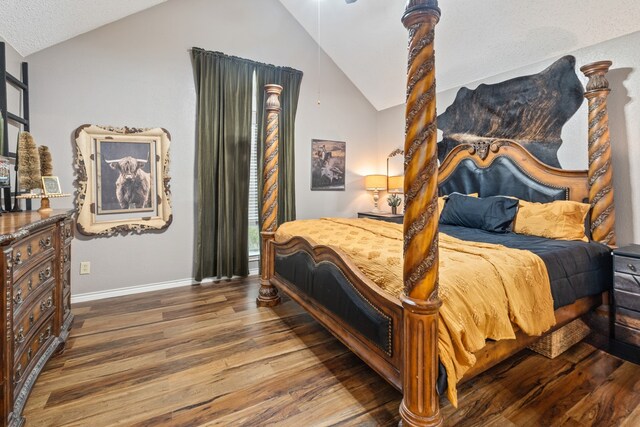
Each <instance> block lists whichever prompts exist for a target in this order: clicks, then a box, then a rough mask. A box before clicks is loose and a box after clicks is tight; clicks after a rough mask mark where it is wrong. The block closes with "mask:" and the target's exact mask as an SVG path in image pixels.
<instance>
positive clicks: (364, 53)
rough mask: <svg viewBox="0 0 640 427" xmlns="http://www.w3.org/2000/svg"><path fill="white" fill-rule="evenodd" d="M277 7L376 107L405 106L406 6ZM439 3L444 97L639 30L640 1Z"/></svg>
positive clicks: (288, 3) (327, 3)
mask: <svg viewBox="0 0 640 427" xmlns="http://www.w3.org/2000/svg"><path fill="white" fill-rule="evenodd" d="M279 1H280V2H281V3H282V4H283V5H284V6H285V7H286V8H287V9H288V10H289V12H291V14H292V15H293V16H294V17H295V18H296V19H297V20H298V21H299V22H300V24H301V25H302V26H303V27H304V28H305V29H306V30H307V32H308V33H309V34H310V35H311V37H313V38H314V39H315V40H316V41H317V42H318V44H319V45H320V46H321V47H322V49H324V50H325V51H326V53H327V54H328V55H329V56H330V57H331V58H332V59H333V61H334V62H335V63H336V64H337V65H338V66H339V67H340V68H341V69H342V70H343V71H344V72H345V74H346V75H347V76H348V77H349V78H350V79H351V80H352V81H353V83H354V84H355V85H356V86H357V87H358V88H359V89H360V91H361V92H362V93H363V94H364V95H365V96H366V97H367V99H369V101H370V102H371V104H373V106H374V107H376V108H377V109H378V110H382V109H385V108H389V107H392V106H395V105H398V104H401V103H403V102H404V90H405V89H404V87H405V73H406V46H407V33H406V30H405V29H404V27H403V26H402V24H401V23H400V18H401V16H402V13H403V11H404V5H405V3H406V2H405V0H358V1H357V2H356V3H352V4H347V3H346V2H345V1H344V0H279ZM439 3H440V8H441V9H442V19H441V20H440V23H439V24H438V27H437V30H436V55H437V57H436V63H437V79H438V90H439V91H442V90H446V89H449V88H452V87H457V86H461V85H464V84H466V83H469V82H473V81H476V80H480V79H483V78H486V77H490V76H494V75H497V74H500V73H503V72H506V71H511V70H514V69H517V68H520V67H523V66H526V65H530V64H534V63H537V62H540V61H544V60H548V59H551V58H555V57H558V56H561V55H563V54H566V53H568V52H571V51H574V50H577V49H580V48H582V47H586V46H590V45H594V44H597V43H600V42H603V41H605V40H609V39H613V38H616V37H620V36H622V35H625V34H629V33H632V32H635V31H639V30H640V1H638V0H606V1H603V0H534V1H532V0H440V2H439ZM602 59H614V60H615V58H602Z"/></svg>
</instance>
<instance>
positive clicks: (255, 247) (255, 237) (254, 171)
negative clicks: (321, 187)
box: [249, 72, 260, 259]
mask: <svg viewBox="0 0 640 427" xmlns="http://www.w3.org/2000/svg"><path fill="white" fill-rule="evenodd" d="M257 98H258V92H257V90H256V74H255V72H254V73H253V94H252V100H253V102H252V103H251V160H250V161H251V164H250V166H249V258H250V259H251V258H257V257H258V256H259V254H260V223H259V218H260V207H259V206H258V123H257V116H258V114H257V111H258V106H257V103H258V99H257Z"/></svg>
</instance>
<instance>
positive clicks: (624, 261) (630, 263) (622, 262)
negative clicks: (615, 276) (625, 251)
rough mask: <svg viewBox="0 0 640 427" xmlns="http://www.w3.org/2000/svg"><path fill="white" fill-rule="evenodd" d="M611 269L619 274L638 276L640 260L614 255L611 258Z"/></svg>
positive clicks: (639, 273)
mask: <svg viewBox="0 0 640 427" xmlns="http://www.w3.org/2000/svg"><path fill="white" fill-rule="evenodd" d="M613 268H614V270H615V271H619V272H620V273H627V274H637V275H640V259H638V258H629V257H626V256H620V255H616V256H614V257H613Z"/></svg>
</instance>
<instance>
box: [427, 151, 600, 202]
mask: <svg viewBox="0 0 640 427" xmlns="http://www.w3.org/2000/svg"><path fill="white" fill-rule="evenodd" d="M505 158H506V159H509V160H511V161H512V162H513V164H514V165H515V166H516V167H517V168H518V169H519V170H520V171H522V172H523V173H524V174H525V175H526V176H528V177H529V178H530V179H531V180H533V181H535V182H536V183H538V184H541V185H542V186H544V187H549V188H555V189H560V190H563V191H564V194H565V196H564V199H565V200H574V201H577V202H585V203H586V202H588V201H589V184H588V176H587V171H586V170H584V171H575V170H565V169H558V168H554V167H552V166H549V165H546V164H544V163H542V162H541V161H540V160H538V159H536V158H535V157H534V156H533V155H532V154H531V153H529V151H527V149H526V148H524V147H523V146H522V145H520V144H518V143H517V142H515V141H511V140H507V139H488V140H487V141H486V142H474V143H468V144H461V145H458V146H457V147H456V148H454V149H453V150H451V152H450V153H449V155H447V157H446V158H445V159H444V161H443V162H442V164H441V165H440V169H439V171H438V183H439V184H443V183H446V182H447V180H448V179H449V178H450V177H451V176H452V174H454V173H455V172H456V171H457V170H458V167H460V165H461V164H462V163H463V162H465V161H471V162H473V163H474V164H475V165H476V166H477V167H478V168H481V169H487V168H490V167H491V166H492V165H494V163H495V162H496V161H497V160H498V159H505ZM467 159H468V160H467ZM477 190H478V189H476V191H477ZM497 195H503V196H515V195H514V194H480V196H481V197H486V196H497Z"/></svg>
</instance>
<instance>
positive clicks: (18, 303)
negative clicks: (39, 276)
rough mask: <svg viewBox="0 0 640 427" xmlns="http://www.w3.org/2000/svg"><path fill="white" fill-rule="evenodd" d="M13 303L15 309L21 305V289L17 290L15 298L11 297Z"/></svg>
mask: <svg viewBox="0 0 640 427" xmlns="http://www.w3.org/2000/svg"><path fill="white" fill-rule="evenodd" d="M13 302H14V303H15V304H16V307H19V306H20V304H22V289H18V292H16V296H15V297H13Z"/></svg>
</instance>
